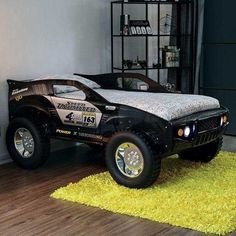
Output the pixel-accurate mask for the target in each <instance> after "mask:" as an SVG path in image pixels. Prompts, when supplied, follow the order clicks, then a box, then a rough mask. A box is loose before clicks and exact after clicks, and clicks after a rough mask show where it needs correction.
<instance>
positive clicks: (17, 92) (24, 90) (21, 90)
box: [11, 88, 29, 96]
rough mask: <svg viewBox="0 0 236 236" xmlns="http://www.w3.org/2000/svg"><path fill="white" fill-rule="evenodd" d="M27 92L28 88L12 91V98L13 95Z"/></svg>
mask: <svg viewBox="0 0 236 236" xmlns="http://www.w3.org/2000/svg"><path fill="white" fill-rule="evenodd" d="M28 90H29V88H23V89H14V90H13V91H12V94H11V95H12V96H14V95H17V94H19V93H23V92H26V91H28Z"/></svg>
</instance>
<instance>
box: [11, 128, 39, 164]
mask: <svg viewBox="0 0 236 236" xmlns="http://www.w3.org/2000/svg"><path fill="white" fill-rule="evenodd" d="M14 144H15V148H16V150H17V152H18V153H19V154H20V155H21V157H23V158H25V159H28V158H31V157H32V156H33V154H34V148H35V144H34V138H33V136H32V134H31V132H30V131H29V130H28V129H25V128H19V129H18V130H16V132H15V135H14Z"/></svg>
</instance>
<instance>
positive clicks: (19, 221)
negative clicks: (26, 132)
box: [0, 145, 236, 236]
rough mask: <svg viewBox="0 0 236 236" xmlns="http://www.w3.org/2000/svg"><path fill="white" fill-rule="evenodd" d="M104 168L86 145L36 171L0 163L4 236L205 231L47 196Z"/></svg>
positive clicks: (0, 233)
mask: <svg viewBox="0 0 236 236" xmlns="http://www.w3.org/2000/svg"><path fill="white" fill-rule="evenodd" d="M104 170H106V168H105V165H104V162H103V161H101V156H99V155H95V154H94V153H92V152H91V150H90V149H89V148H88V147H87V146H85V145H81V146H80V147H76V148H71V149H68V150H65V151H60V152H55V153H53V154H52V155H51V157H50V159H49V161H48V162H47V163H46V165H45V166H43V167H42V168H40V169H38V170H35V171H26V170H22V169H20V168H18V167H16V166H15V165H14V164H13V163H11V164H7V165H3V166H0V236H8V235H9V236H13V235H24V236H28V235H29V236H31V235H119V236H122V235H129V236H139V235H140V236H141V235H145V236H147V235H162V236H167V235H181V236H182V235H189V236H198V235H203V234H201V233H199V232H195V231H191V230H187V229H182V228H177V227H171V226H169V225H164V224H159V223H156V222H152V221H148V220H142V219H138V218H134V217H128V216H123V215H119V214H113V213H110V212H107V211H104V210H100V209H97V208H92V207H86V206H83V205H79V204H74V203H70V202H63V201H60V200H54V199H51V198H50V197H49V196H50V194H51V193H52V192H53V191H54V190H56V189H57V188H59V187H62V186H65V185H67V184H68V183H70V182H78V181H79V180H80V179H82V178H84V177H86V176H88V175H91V174H96V173H100V172H102V171H104ZM231 235H236V234H231Z"/></svg>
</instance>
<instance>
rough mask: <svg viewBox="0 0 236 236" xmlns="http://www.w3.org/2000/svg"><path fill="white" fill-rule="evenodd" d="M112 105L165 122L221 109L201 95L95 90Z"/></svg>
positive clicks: (71, 95)
mask: <svg viewBox="0 0 236 236" xmlns="http://www.w3.org/2000/svg"><path fill="white" fill-rule="evenodd" d="M94 91H96V92H97V93H98V94H100V95H101V96H103V97H104V98H105V99H106V100H108V101H109V102H112V103H117V104H122V105H128V106H131V107H135V108H138V109H140V110H143V111H146V112H149V113H151V114H154V115H157V116H159V117H161V118H163V119H165V120H168V121H170V120H174V119H178V118H181V117H184V116H186V115H191V114H193V113H196V112H200V111H206V110H210V109H216V108H220V104H219V101H218V100H217V99H214V98H211V97H206V96H200V95H183V94H171V93H147V92H127V91H119V90H107V89H94ZM79 93H80V92H71V93H66V94H63V97H67V98H75V99H76V98H78V97H80V94H79Z"/></svg>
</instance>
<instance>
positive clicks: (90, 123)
mask: <svg viewBox="0 0 236 236" xmlns="http://www.w3.org/2000/svg"><path fill="white" fill-rule="evenodd" d="M82 117H83V124H84V126H87V127H95V126H96V113H83V116H82Z"/></svg>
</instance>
